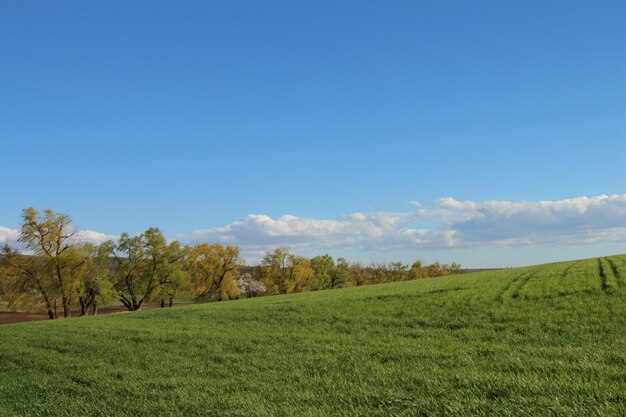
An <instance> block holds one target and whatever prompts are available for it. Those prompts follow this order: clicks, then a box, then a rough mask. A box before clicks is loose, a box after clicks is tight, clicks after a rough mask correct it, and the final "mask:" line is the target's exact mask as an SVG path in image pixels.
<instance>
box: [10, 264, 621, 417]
mask: <svg viewBox="0 0 626 417" xmlns="http://www.w3.org/2000/svg"><path fill="white" fill-rule="evenodd" d="M602 263H603V264H604V265H606V268H608V269H607V270H606V271H605V272H606V273H609V272H608V270H609V269H610V273H611V274H612V277H615V279H614V285H613V286H612V287H611V288H607V287H606V286H603V285H602V283H603V280H604V279H606V278H602V276H601V273H600V268H599V266H598V260H597V259H590V260H582V261H576V262H564V263H558V264H549V265H541V266H536V267H528V268H516V269H509V270H500V271H493V272H484V273H475V274H467V275H457V276H449V277H441V278H437V279H420V280H413V281H402V282H395V283H390V284H385V285H373V286H366V287H358V288H345V289H339V290H330V291H317V292H308V293H303V294H290V295H283V296H276V297H261V298H252V299H244V300H238V301H233V302H227V303H213V304H205V305H195V306H190V307H184V308H178V309H165V310H152V311H146V312H139V313H128V314H116V315H111V316H99V317H88V318H84V319H81V320H66V321H56V322H54V321H53V322H34V323H23V324H15V325H5V326H0V415H7V416H9V415H10V416H14V415H15V416H44V415H45V416H72V415H106V416H130V415H133V416H154V415H159V416H201V415H219V416H277V415H280V416H292V415H293V416H335V415H336V416H343V415H360V416H388V415H394V416H396V415H397V416H422V415H424V416H426V415H450V416H487V415H492V416H554V415H558V416H576V417H578V416H585V415H589V416H591V415H594V416H621V415H626V392H625V390H624V381H626V371H625V369H626V338H624V334H626V324H625V321H624V317H626V287H625V281H624V278H625V277H626V256H616V257H609V258H606V259H602ZM360 270H364V269H360ZM611 279H612V278H611ZM129 399H132V407H131V408H129V405H128V404H129V402H128V401H129Z"/></svg>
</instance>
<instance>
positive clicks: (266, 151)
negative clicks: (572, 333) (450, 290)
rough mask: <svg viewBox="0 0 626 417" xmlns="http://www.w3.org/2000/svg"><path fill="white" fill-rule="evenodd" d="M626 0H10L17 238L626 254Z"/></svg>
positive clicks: (361, 252) (7, 178) (10, 136)
mask: <svg viewBox="0 0 626 417" xmlns="http://www.w3.org/2000/svg"><path fill="white" fill-rule="evenodd" d="M624 21H626V3H625V2H623V1H602V2H591V1H587V2H583V1H545V0H543V1H525V2H501V1H473V2H468V1H439V2H427V1H393V2H384V1H354V2H350V1H339V2H338V1H316V2H293V1H284V2H275V1H264V2H252V1H238V0H234V1H222V2H217V1H214V2H206V1H185V2H177V1H154V0H151V1H133V2H123V1H106V2H84V1H57V2H43V1H37V2H33V1H28V0H19V1H17V0H0V243H9V244H15V239H16V236H17V233H18V229H19V227H20V224H21V219H20V217H21V211H22V209H23V208H25V207H29V206H32V207H36V208H38V209H44V208H52V209H53V210H55V211H57V212H62V213H67V214H69V215H70V216H71V217H72V218H73V220H74V224H75V225H76V227H78V228H80V229H81V230H83V231H84V233H83V235H84V236H85V239H92V240H94V241H100V240H102V239H105V238H109V237H115V236H119V234H120V233H121V232H124V231H127V232H130V233H139V232H141V231H143V230H145V229H146V228H148V227H151V226H157V227H159V228H161V230H163V231H164V232H165V233H166V235H167V236H168V238H170V239H180V240H181V241H183V242H185V243H190V244H191V243H197V242H201V241H212V242H220V243H225V244H226V243H227V244H237V245H239V246H240V247H241V248H242V252H243V255H244V257H245V258H246V259H247V260H248V261H249V263H254V262H256V261H257V260H258V259H259V258H260V256H262V254H263V252H264V251H266V250H269V249H271V248H274V247H276V246H286V247H288V248H290V249H291V250H292V251H294V252H297V253H300V254H303V255H307V256H311V255H315V254H320V253H330V254H332V255H334V256H345V257H347V258H348V259H350V260H355V261H357V260H358V261H362V262H369V261H377V262H378V261H392V260H402V261H405V262H411V261H412V260H415V259H422V260H424V261H428V262H431V261H436V260H439V261H442V262H448V263H449V262H453V261H456V262H460V263H461V264H462V265H464V266H467V267H499V266H517V265H527V264H533V263H540V262H548V261H557V260H566V259H573V258H584V257H592V256H600V255H605V254H611V253H624V252H626V25H624V23H623V22H624Z"/></svg>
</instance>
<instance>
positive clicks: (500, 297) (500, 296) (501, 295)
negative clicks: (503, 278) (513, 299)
mask: <svg viewBox="0 0 626 417" xmlns="http://www.w3.org/2000/svg"><path fill="white" fill-rule="evenodd" d="M524 275H525V273H522V274H518V275H515V276H514V277H512V278H511V279H510V280H509V281H508V282H507V284H506V285H505V286H504V287H503V288H502V290H500V291H498V293H497V294H496V301H498V302H502V301H504V294H506V292H507V291H508V290H509V289H510V288H511V287H512V286H513V284H515V282H517V280H518V279H520V278H521V277H523V276H524Z"/></svg>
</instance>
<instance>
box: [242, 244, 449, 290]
mask: <svg viewBox="0 0 626 417" xmlns="http://www.w3.org/2000/svg"><path fill="white" fill-rule="evenodd" d="M460 272H461V266H460V265H459V264H456V263H453V264H452V265H445V264H440V263H438V262H436V263H434V264H430V265H424V264H422V262H421V261H416V262H414V263H413V264H412V265H411V266H409V265H405V264H403V263H402V262H391V263H380V264H371V265H366V266H364V265H362V264H361V263H358V262H355V263H349V262H348V261H346V260H345V259H344V258H339V259H337V260H336V261H335V260H334V259H333V258H332V257H331V256H330V255H322V256H315V257H313V258H310V259H309V258H305V257H302V256H298V255H295V254H293V253H290V252H289V251H288V250H287V249H285V248H278V249H275V250H274V251H271V252H267V253H266V254H265V256H264V257H263V260H262V262H261V265H259V266H256V267H254V268H253V272H252V275H253V277H254V278H256V279H257V280H258V281H260V282H261V283H263V284H264V285H265V287H266V290H267V292H268V293H269V294H287V293H292V292H302V291H317V290H326V289H332V288H342V287H350V286H360V285H369V284H382V283H386V282H396V281H406V280H412V279H419V278H427V277H440V276H445V275H453V274H458V273H460Z"/></svg>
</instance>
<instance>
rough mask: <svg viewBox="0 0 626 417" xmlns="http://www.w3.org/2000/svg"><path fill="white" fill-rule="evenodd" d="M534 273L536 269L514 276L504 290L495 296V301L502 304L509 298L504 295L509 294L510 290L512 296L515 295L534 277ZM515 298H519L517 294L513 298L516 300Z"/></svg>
mask: <svg viewBox="0 0 626 417" xmlns="http://www.w3.org/2000/svg"><path fill="white" fill-rule="evenodd" d="M535 271H536V268H535V269H532V270H531V271H527V272H524V273H521V274H519V275H516V276H514V277H513V278H512V279H511V280H510V281H509V282H508V284H507V285H505V286H504V288H502V290H501V291H500V292H499V293H498V294H497V295H496V301H498V302H502V301H504V299H505V298H509V297H507V296H506V294H507V293H508V292H510V291H511V289H512V294H515V293H516V292H518V291H519V290H520V289H521V288H522V287H523V286H524V285H526V283H527V282H528V280H529V279H530V278H531V277H532V276H533V275H534V272H535ZM518 284H519V285H518ZM517 297H519V294H518V295H517V296H515V297H513V298H517Z"/></svg>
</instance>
